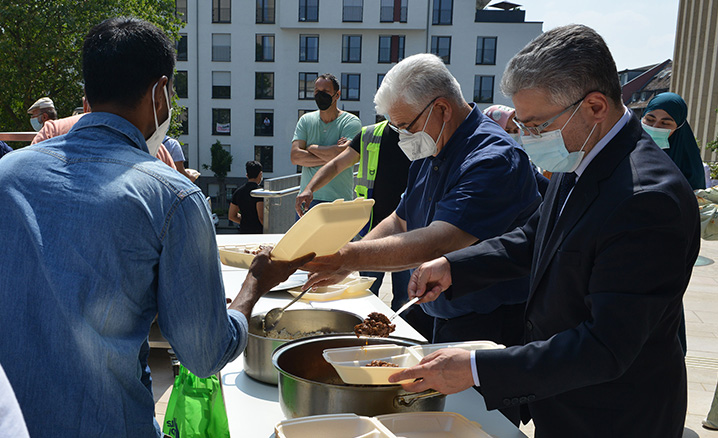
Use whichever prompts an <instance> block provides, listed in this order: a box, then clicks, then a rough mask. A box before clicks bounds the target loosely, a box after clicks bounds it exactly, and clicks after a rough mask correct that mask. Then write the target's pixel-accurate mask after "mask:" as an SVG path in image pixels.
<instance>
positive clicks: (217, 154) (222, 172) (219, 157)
mask: <svg viewBox="0 0 718 438" xmlns="http://www.w3.org/2000/svg"><path fill="white" fill-rule="evenodd" d="M210 152H212V164H211V165H209V166H208V165H206V164H203V165H202V168H204V169H209V170H211V171H212V172H214V177H215V178H217V180H219V181H223V180H224V179H225V178H226V177H227V173H229V169H230V168H231V166H232V154H230V153H229V152H227V151H226V150H224V148H223V147H222V143H220V142H219V140H217V141H216V142H215V143H214V144H213V145H212V148H211V149H210Z"/></svg>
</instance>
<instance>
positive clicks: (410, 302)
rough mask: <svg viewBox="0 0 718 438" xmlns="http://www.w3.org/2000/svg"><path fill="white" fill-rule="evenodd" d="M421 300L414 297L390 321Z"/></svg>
mask: <svg viewBox="0 0 718 438" xmlns="http://www.w3.org/2000/svg"><path fill="white" fill-rule="evenodd" d="M420 298H421V297H414V298H412V299H410V300H409V302H408V303H406V304H404V305H403V306H401V307H399V310H397V311H396V313H394V314H393V315H391V317H389V321H394V318H396V317H397V316H399V314H400V313H402V312H403V311H405V310H406V309H408V308H409V307H411V306H412V305H414V304H416V302H417V301H419V299H420ZM290 304H291V303H290Z"/></svg>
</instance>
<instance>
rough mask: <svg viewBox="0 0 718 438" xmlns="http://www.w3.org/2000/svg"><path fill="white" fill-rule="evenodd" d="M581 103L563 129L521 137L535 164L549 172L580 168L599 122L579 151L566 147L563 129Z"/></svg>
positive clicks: (564, 126)
mask: <svg viewBox="0 0 718 438" xmlns="http://www.w3.org/2000/svg"><path fill="white" fill-rule="evenodd" d="M581 104H583V101H581ZM581 104H579V105H578V106H577V107H576V109H575V110H574V111H573V114H571V117H569V118H568V120H567V121H566V123H565V124H564V125H563V127H561V129H556V130H555V131H549V132H543V133H541V136H540V137H538V136H536V137H534V136H531V135H524V136H522V137H521V143H522V144H523V147H524V150H525V151H526V153H527V154H528V155H529V158H531V161H533V163H534V164H535V165H537V166H538V167H540V168H542V169H543V170H548V171H549V172H573V171H574V170H576V169H577V168H578V165H579V164H581V160H582V159H583V156H584V154H585V152H584V151H583V148H584V147H586V143H588V139H589V138H591V134H593V131H594V130H595V129H596V126H597V124H594V125H593V128H591V132H590V133H589V134H588V137H586V141H584V142H583V145H582V146H581V150H579V151H577V152H569V151H568V149H566V145H565V144H564V142H563V136H562V135H561V131H562V130H563V129H564V128H566V126H567V125H568V123H569V122H570V121H571V119H572V118H573V116H574V115H575V114H576V112H577V111H578V109H579V108H580V107H581Z"/></svg>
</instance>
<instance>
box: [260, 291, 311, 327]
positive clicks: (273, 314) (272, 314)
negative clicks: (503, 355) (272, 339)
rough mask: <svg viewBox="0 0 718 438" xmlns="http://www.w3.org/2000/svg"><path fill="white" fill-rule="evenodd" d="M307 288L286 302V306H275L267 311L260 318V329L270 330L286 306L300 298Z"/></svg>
mask: <svg viewBox="0 0 718 438" xmlns="http://www.w3.org/2000/svg"><path fill="white" fill-rule="evenodd" d="M308 290H309V289H306V290H303V291H302V293H300V294H299V295H297V296H296V297H294V299H293V300H292V301H290V302H289V304H287V305H286V306H284V307H282V308H279V307H275V308H274V309H272V310H270V311H269V312H267V314H266V315H264V319H263V320H262V330H264V332H265V333H266V332H267V331H268V330H272V329H273V328H274V326H276V325H277V323H278V322H279V320H280V319H281V318H282V315H284V311H285V310H287V307H289V306H291V305H292V304H294V303H296V302H297V301H298V300H299V299H300V298H302V297H303V296H304V294H305V293H307V291H308Z"/></svg>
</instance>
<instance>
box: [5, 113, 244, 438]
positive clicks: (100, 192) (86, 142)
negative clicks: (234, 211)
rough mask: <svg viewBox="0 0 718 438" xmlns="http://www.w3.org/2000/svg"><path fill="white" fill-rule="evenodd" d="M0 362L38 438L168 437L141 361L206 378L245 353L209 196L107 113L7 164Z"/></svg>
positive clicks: (14, 155)
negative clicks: (163, 357)
mask: <svg viewBox="0 0 718 438" xmlns="http://www.w3.org/2000/svg"><path fill="white" fill-rule="evenodd" d="M0 241H1V243H0V260H1V261H2V262H1V263H0V291H2V293H1V294H0V330H2V335H1V336H0V363H1V364H2V366H3V368H5V372H6V374H7V376H8V379H9V380H10V383H11V384H12V386H13V388H14V390H15V393H16V396H17V398H18V402H19V403H20V407H21V408H22V411H23V414H24V416H25V418H26V419H27V425H28V429H29V431H30V435H31V436H33V437H44V436H47V437H99V436H103V437H132V438H138V437H153V438H154V437H157V436H161V434H160V430H159V428H158V425H157V423H156V421H154V418H153V417H154V401H153V397H152V392H151V389H150V388H147V387H145V385H144V384H143V382H142V377H143V376H142V371H143V370H142V366H141V363H140V360H139V356H140V350H141V348H142V346H143V343H144V342H145V341H146V339H147V336H148V333H149V328H150V324H151V323H152V320H153V318H154V317H155V315H158V324H159V327H160V329H161V331H162V333H163V335H164V337H165V338H166V339H167V340H168V341H169V342H170V344H171V345H172V348H173V349H174V351H175V353H176V355H177V357H178V359H179V360H180V361H181V362H182V363H183V365H185V366H186V367H187V368H188V369H190V370H191V371H192V372H193V373H195V374H197V375H199V376H203V377H204V376H208V375H211V374H213V373H216V372H218V371H219V370H220V369H222V367H223V366H224V365H225V364H226V363H227V362H229V361H231V360H233V359H235V358H236V357H237V356H238V355H239V354H240V353H241V352H242V350H243V349H244V347H245V345H246V340H247V321H246V318H245V317H244V315H242V314H241V313H240V312H237V311H235V310H230V311H228V310H226V304H225V293H224V286H223V283H222V274H221V267H220V262H219V256H218V252H217V244H216V240H215V234H214V227H213V225H212V221H211V218H210V212H209V209H208V206H207V203H206V201H205V197H204V195H203V194H202V193H201V191H200V189H199V188H198V187H197V186H196V185H194V184H192V183H191V182H190V181H189V180H188V179H187V178H186V177H184V176H183V175H181V174H180V173H178V172H177V171H175V170H172V169H170V168H169V167H168V166H167V165H165V164H163V163H162V162H160V161H159V160H157V159H155V158H154V157H151V156H150V155H149V154H148V153H147V146H146V144H145V141H144V137H143V135H142V134H141V132H140V131H139V130H138V129H137V128H136V127H135V126H134V125H132V124H130V123H129V122H128V121H127V120H125V119H123V118H121V117H119V116H116V115H113V114H108V113H91V114H88V115H87V116H85V117H82V118H81V119H80V120H79V121H78V122H77V124H76V125H75V126H74V127H73V129H72V130H71V131H70V132H69V133H68V134H67V135H64V136H60V137H56V138H53V139H50V140H47V141H45V142H42V143H39V144H37V145H34V146H29V147H25V148H22V149H20V150H18V151H15V152H13V153H12V154H8V155H7V156H5V157H3V159H2V160H1V161H0Z"/></svg>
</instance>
